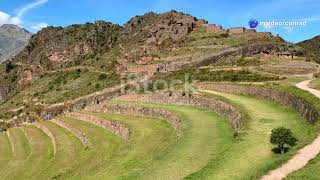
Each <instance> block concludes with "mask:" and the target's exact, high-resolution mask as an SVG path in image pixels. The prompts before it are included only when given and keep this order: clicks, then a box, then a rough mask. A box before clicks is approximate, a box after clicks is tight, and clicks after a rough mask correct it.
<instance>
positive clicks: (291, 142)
mask: <svg viewBox="0 0 320 180" xmlns="http://www.w3.org/2000/svg"><path fill="white" fill-rule="evenodd" d="M297 141H298V140H297V138H295V137H294V136H293V133H292V132H291V130H290V129H286V128H284V127H279V128H276V129H273V130H272V134H271V138H270V142H271V143H272V144H274V145H277V146H278V148H277V149H275V152H277V151H278V152H280V153H281V154H283V153H285V152H286V151H287V149H288V148H286V147H285V146H286V145H288V146H295V145H296V143H297Z"/></svg>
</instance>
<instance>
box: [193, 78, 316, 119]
mask: <svg viewBox="0 0 320 180" xmlns="http://www.w3.org/2000/svg"><path fill="white" fill-rule="evenodd" d="M199 87H201V88H203V89H207V90H214V91H220V92H226V93H233V94H243V95H250V96H255V97H259V98H262V99H267V100H271V101H275V102H278V103H280V104H282V105H285V106H291V107H293V108H294V109H295V110H296V111H297V112H298V113H299V114H300V115H301V116H302V117H303V118H305V119H306V120H308V122H310V123H314V122H316V121H317V120H318V119H319V118H320V113H319V111H318V110H317V109H316V108H315V107H314V106H313V105H312V104H311V103H308V102H307V101H305V100H304V99H303V98H300V97H297V96H294V95H292V94H290V93H288V92H284V91H280V90H276V89H270V88H264V87H254V86H241V85H231V84H221V83H214V84H213V83H212V84H206V83H203V84H200V86H199Z"/></svg>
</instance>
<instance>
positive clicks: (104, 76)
mask: <svg viewBox="0 0 320 180" xmlns="http://www.w3.org/2000/svg"><path fill="white" fill-rule="evenodd" d="M106 78H107V75H106V74H100V75H99V77H98V79H99V81H101V80H104V79H106Z"/></svg>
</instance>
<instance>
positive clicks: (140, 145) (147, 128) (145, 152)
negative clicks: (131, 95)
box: [90, 113, 177, 178]
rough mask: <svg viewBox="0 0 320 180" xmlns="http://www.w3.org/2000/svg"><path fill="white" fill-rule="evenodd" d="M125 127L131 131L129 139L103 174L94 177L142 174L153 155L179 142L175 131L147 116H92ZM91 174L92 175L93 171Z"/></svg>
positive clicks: (111, 158)
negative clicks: (139, 172) (118, 123)
mask: <svg viewBox="0 0 320 180" xmlns="http://www.w3.org/2000/svg"><path fill="white" fill-rule="evenodd" d="M90 114H93V115H96V116H99V117H102V118H105V119H109V120H112V121H117V122H120V123H122V124H125V125H126V126H127V127H128V128H129V129H130V139H129V142H127V143H121V144H120V146H119V147H118V149H117V151H114V152H112V156H110V157H109V158H108V159H107V160H106V163H105V165H104V168H103V169H102V171H100V173H97V174H93V175H94V177H101V178H115V177H121V176H127V174H129V173H130V172H137V171H141V170H143V169H144V168H145V166H144V165H146V164H148V163H150V162H151V161H152V160H153V158H154V156H155V155H156V154H158V153H160V152H161V151H163V150H164V149H166V147H167V146H168V145H170V144H172V143H174V142H175V141H176V139H177V137H176V134H175V131H174V129H173V128H172V127H171V126H169V124H167V123H166V122H165V121H161V120H157V119H150V118H145V117H130V116H123V115H116V114H104V113H90ZM90 174H91V172H90Z"/></svg>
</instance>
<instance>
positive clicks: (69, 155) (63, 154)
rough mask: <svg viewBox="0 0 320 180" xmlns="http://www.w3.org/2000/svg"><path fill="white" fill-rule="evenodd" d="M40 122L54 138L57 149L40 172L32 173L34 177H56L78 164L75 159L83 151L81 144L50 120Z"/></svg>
mask: <svg viewBox="0 0 320 180" xmlns="http://www.w3.org/2000/svg"><path fill="white" fill-rule="evenodd" d="M41 123H42V124H44V125H45V126H46V127H47V128H48V129H49V130H50V131H51V132H52V134H53V136H54V138H55V140H56V147H57V149H56V154H55V155H54V157H52V159H51V160H50V162H49V165H48V166H47V167H46V168H45V169H43V170H42V171H41V172H39V173H37V174H34V179H48V178H58V177H60V176H61V174H64V173H66V172H68V170H69V169H72V168H73V167H74V166H75V165H79V164H78V160H77V159H78V157H80V155H81V153H82V152H83V146H82V143H81V142H80V140H78V139H77V138H76V137H75V136H73V135H72V134H71V132H69V131H68V130H65V129H63V128H60V126H58V125H56V124H54V123H51V122H50V121H46V122H41Z"/></svg>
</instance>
